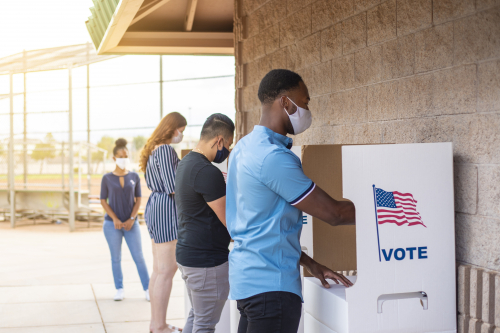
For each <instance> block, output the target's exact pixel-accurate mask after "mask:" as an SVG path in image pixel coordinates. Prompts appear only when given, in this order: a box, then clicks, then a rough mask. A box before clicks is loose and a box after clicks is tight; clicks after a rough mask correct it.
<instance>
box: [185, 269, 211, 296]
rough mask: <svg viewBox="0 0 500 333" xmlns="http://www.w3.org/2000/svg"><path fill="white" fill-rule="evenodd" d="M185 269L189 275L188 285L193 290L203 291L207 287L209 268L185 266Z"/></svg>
mask: <svg viewBox="0 0 500 333" xmlns="http://www.w3.org/2000/svg"><path fill="white" fill-rule="evenodd" d="M184 271H185V274H186V276H187V279H186V280H185V281H186V286H187V287H188V288H189V289H191V290H193V291H202V290H203V288H204V287H205V280H206V277H207V269H206V268H194V269H186V267H185V268H184ZM188 271H190V272H188Z"/></svg>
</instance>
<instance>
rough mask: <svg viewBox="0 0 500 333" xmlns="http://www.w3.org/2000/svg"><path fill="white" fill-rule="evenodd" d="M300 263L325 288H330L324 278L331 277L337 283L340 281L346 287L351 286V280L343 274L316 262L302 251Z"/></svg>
mask: <svg viewBox="0 0 500 333" xmlns="http://www.w3.org/2000/svg"><path fill="white" fill-rule="evenodd" d="M300 264H301V265H302V266H303V267H304V268H306V269H307V271H308V272H309V273H311V275H312V276H314V277H315V278H317V279H319V280H320V281H321V284H322V285H323V287H325V288H330V284H329V283H328V282H327V281H326V279H332V280H333V281H335V283H337V284H339V281H340V283H342V284H343V285H344V286H345V287H346V288H349V287H351V286H352V282H351V281H349V280H348V279H347V278H346V277H345V276H344V275H342V274H338V273H335V272H334V271H332V270H331V269H330V268H328V267H326V266H323V265H321V264H318V263H317V262H316V261H314V260H313V259H312V258H311V257H309V256H308V255H307V254H305V253H304V252H302V255H301V256H300Z"/></svg>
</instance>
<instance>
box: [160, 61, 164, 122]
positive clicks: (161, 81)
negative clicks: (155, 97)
mask: <svg viewBox="0 0 500 333" xmlns="http://www.w3.org/2000/svg"><path fill="white" fill-rule="evenodd" d="M162 119H163V58H162V56H161V55H160V120H162Z"/></svg>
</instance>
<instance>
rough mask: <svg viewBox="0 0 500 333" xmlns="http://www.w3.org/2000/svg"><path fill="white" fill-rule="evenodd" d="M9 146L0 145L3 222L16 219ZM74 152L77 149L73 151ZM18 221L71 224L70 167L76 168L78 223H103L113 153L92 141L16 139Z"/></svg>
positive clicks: (76, 211) (76, 216)
mask: <svg viewBox="0 0 500 333" xmlns="http://www.w3.org/2000/svg"><path fill="white" fill-rule="evenodd" d="M8 146H9V142H8V140H1V141H0V219H3V220H4V221H5V220H10V214H11V213H10V196H9V192H10V191H9V190H10V188H9V175H8V172H9V152H8ZM71 148H72V149H71ZM13 155H14V190H15V207H16V216H15V217H16V220H27V219H28V220H31V221H32V222H33V223H36V221H37V220H38V221H49V222H57V223H62V222H67V221H68V211H69V193H70V192H69V188H70V165H71V162H72V164H73V189H74V195H75V220H76V221H80V222H86V223H87V226H90V223H91V222H99V223H102V218H103V213H102V208H101V205H100V202H99V192H100V184H101V178H102V176H103V174H104V173H105V170H106V161H107V160H108V152H107V151H106V150H104V149H101V148H99V147H97V146H95V145H92V144H89V143H87V142H76V143H74V144H73V147H70V146H69V144H68V143H67V142H64V141H56V140H53V139H51V136H50V134H48V135H47V137H46V138H45V139H44V140H28V141H23V140H15V141H14V154H13Z"/></svg>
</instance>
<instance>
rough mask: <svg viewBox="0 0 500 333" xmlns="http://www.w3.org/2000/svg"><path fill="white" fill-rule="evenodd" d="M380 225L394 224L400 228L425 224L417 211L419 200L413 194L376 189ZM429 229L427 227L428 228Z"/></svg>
mask: <svg viewBox="0 0 500 333" xmlns="http://www.w3.org/2000/svg"><path fill="white" fill-rule="evenodd" d="M375 198H376V203H377V220H378V224H385V223H394V224H397V225H398V226H402V225H407V226H412V225H423V226H424V227H426V226H425V224H424V222H423V221H422V218H421V217H420V214H419V213H418V211H417V200H415V199H414V198H413V195H411V193H401V192H398V191H394V192H387V191H384V190H382V189H381V188H375ZM426 228H427V227H426Z"/></svg>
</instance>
